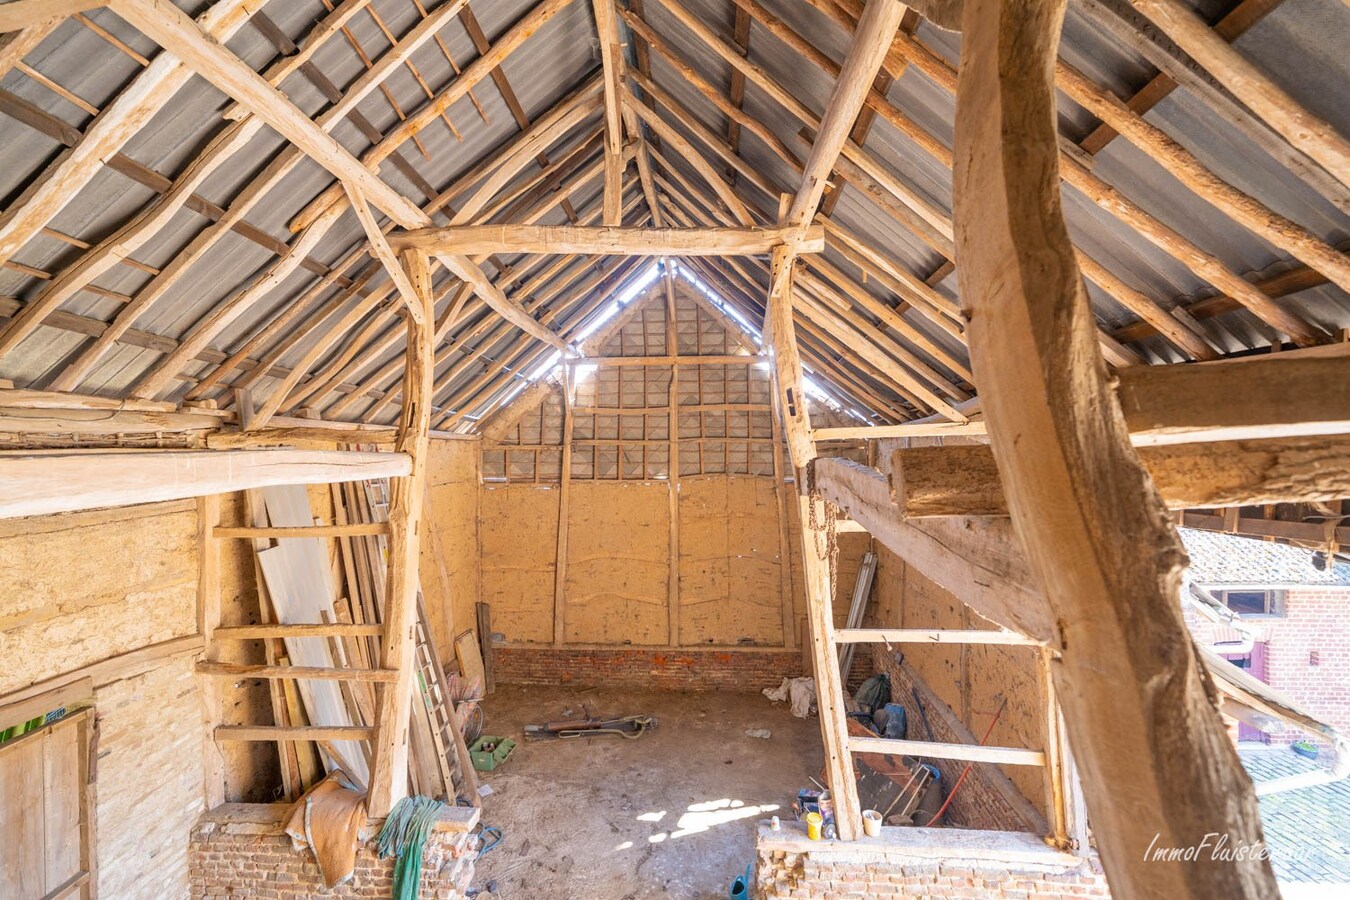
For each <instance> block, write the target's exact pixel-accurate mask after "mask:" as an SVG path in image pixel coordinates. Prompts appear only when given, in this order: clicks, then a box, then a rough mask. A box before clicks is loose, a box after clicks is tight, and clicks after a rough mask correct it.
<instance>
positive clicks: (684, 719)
mask: <svg viewBox="0 0 1350 900" xmlns="http://www.w3.org/2000/svg"><path fill="white" fill-rule="evenodd" d="M484 709H485V713H486V720H485V721H486V725H485V729H484V730H485V733H487V734H492V735H501V736H505V737H511V738H513V739H515V740H517V741H519V742H520V743H519V746H517V747H516V750H515V752H514V753H513V754H512V755H511V758H510V759H509V760H507V762H506V763H505V764H504V765H502V766H501V767H500V768H498V769H497V770H496V771H495V772H488V773H483V774H482V776H481V777H482V779H483V781H484V782H485V783H486V784H489V785H491V786H492V789H493V791H494V793H493V794H492V795H491V796H489V797H487V798H486V799H485V800H484V802H483V821H484V822H485V823H487V824H489V825H493V826H496V827H497V828H500V829H501V830H502V832H503V833H504V835H505V839H504V840H503V841H502V843H501V844H499V845H498V846H497V847H496V848H494V849H493V850H491V851H489V852H488V854H487V855H486V856H484V857H482V858H480V859H479V860H478V864H477V870H476V873H475V877H474V887H475V888H477V889H478V890H479V891H481V893H479V894H478V896H479V897H480V898H481V897H501V898H511V900H527V898H528V900H536V898H554V897H557V898H563V897H568V898H571V897H584V898H587V900H602V898H603V900H610V898H613V900H639V898H648V897H653V898H654V897H669V898H673V900H714V898H725V897H726V896H727V890H728V888H729V886H730V884H731V880H732V879H733V878H734V877H735V876H736V875H737V874H739V873H742V872H744V871H745V868H746V866H748V865H750V863H751V862H752V861H753V858H754V834H755V824H756V823H757V822H758V821H759V820H760V819H767V818H768V817H769V816H771V815H779V816H781V817H784V818H789V817H790V816H791V811H790V806H791V803H792V799H793V798H794V797H795V796H796V793H797V789H798V788H799V787H806V786H810V783H811V782H810V781H809V778H810V777H815V778H819V777H820V771H821V767H822V766H823V764H824V758H823V756H822V753H821V747H820V729H819V723H818V720H817V719H816V718H815V717H812V718H810V719H795V718H793V717H792V713H791V712H790V711H789V710H788V707H787V704H784V703H779V704H775V703H772V702H770V701H769V700H768V699H766V698H765V697H764V696H763V695H761V694H757V693H755V694H752V693H706V694H704V693H664V692H657V691H634V690H619V689H589V690H587V689H578V688H560V687H537V686H531V687H523V686H513V685H508V686H499V687H498V688H497V691H496V693H495V694H494V695H493V696H492V697H491V698H489V699H488V701H487V702H486V703H485V704H484ZM586 709H589V710H590V712H591V713H592V714H595V715H605V716H609V715H628V714H634V713H651V714H653V715H655V716H656V717H657V719H658V726H657V728H656V730H655V731H653V732H651V733H649V734H647V735H644V736H643V737H641V738H640V739H638V740H634V741H629V740H623V739H620V738H616V737H597V738H587V739H581V740H564V741H548V742H544V741H532V742H527V741H525V740H524V739H523V737H522V727H523V726H524V725H525V724H527V723H535V722H545V721H550V720H557V719H564V718H569V717H571V718H580V717H584V716H585V715H586ZM754 729H768V730H769V732H770V735H771V736H770V737H769V738H768V739H767V740H766V739H763V738H757V737H750V736H748V735H746V733H745V732H746V731H747V730H754ZM489 887H493V888H495V890H494V891H493V892H491V893H489V891H488V888H489Z"/></svg>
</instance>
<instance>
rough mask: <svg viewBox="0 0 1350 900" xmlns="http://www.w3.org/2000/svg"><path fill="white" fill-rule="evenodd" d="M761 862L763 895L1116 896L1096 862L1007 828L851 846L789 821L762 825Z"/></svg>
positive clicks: (889, 832) (800, 898)
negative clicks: (811, 835)
mask: <svg viewBox="0 0 1350 900" xmlns="http://www.w3.org/2000/svg"><path fill="white" fill-rule="evenodd" d="M982 842H984V843H985V845H986V846H983V847H982V846H980V844H981V843H982ZM755 865H756V868H755V882H756V884H755V894H754V896H755V897H756V898H757V900H780V898H781V900H807V898H810V900H820V898H825V900H836V898H837V900H843V898H867V900H874V898H875V900H882V898H888V897H894V898H901V897H925V898H930V900H931V898H961V900H975V898H980V900H984V898H1008V900H1013V898H1017V900H1025V898H1028V897H1036V898H1039V900H1077V898H1093V897H1110V895H1111V894H1110V891H1109V890H1108V888H1107V886H1106V878H1105V876H1104V875H1103V874H1102V871H1101V868H1100V866H1099V865H1097V864H1096V862H1095V861H1089V860H1084V859H1078V858H1076V857H1073V856H1070V855H1068V854H1065V853H1060V852H1058V851H1054V850H1051V849H1049V848H1047V847H1045V846H1044V845H1040V840H1039V838H1036V837H1034V836H1032V835H1009V834H1006V833H1001V832H968V831H961V832H956V831H951V830H934V829H926V828H885V829H883V830H882V836H881V837H879V838H864V839H862V840H860V841H855V842H852V843H847V844H846V843H841V842H838V841H808V840H806V838H805V835H804V833H803V832H802V828H801V826H800V825H799V824H798V823H796V822H785V823H784V824H783V830H782V831H780V832H773V831H770V830H769V829H768V828H767V827H765V826H761V827H760V831H759V835H758V838H757V840H756V858H755Z"/></svg>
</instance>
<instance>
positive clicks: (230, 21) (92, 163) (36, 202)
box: [0, 0, 250, 263]
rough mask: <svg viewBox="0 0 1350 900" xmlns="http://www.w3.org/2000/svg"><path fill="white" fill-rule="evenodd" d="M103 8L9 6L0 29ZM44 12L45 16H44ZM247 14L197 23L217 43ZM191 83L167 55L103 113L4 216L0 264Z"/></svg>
mask: <svg viewBox="0 0 1350 900" xmlns="http://www.w3.org/2000/svg"><path fill="white" fill-rule="evenodd" d="M102 5H104V4H102V3H98V4H83V3H80V2H78V0H77V2H70V3H62V2H60V0H27V2H23V3H18V4H15V3H6V4H4V5H3V6H0V10H3V11H4V12H3V15H0V25H5V26H6V27H3V28H0V31H12V30H16V29H18V28H22V27H25V26H26V25H32V24H34V23H35V22H37V21H41V20H42V19H49V18H51V17H52V16H53V15H66V14H68V12H67V11H78V9H77V7H82V8H86V9H87V8H89V7H90V6H102ZM44 10H45V11H46V13H45V15H42V14H40V13H41V12H43V11H44ZM52 10H55V12H53V11H52ZM249 12H250V10H249V8H248V3H247V2H246V0H226V2H223V3H215V4H212V5H211V7H210V8H209V9H207V10H206V12H205V13H203V14H202V16H201V19H200V20H199V22H200V24H201V27H202V28H204V29H206V31H207V32H208V33H209V34H210V35H211V36H212V37H213V38H215V39H217V40H222V41H223V40H228V39H229V38H230V37H231V36H232V35H233V34H234V33H235V32H236V31H238V30H239V29H240V28H242V27H243V25H244V23H245V22H247V21H248V17H249ZM35 15H36V16H37V17H36V18H34V16H35ZM189 21H191V20H189ZM191 77H192V72H191V70H190V69H189V68H188V67H187V66H185V65H183V64H182V63H181V62H180V61H179V60H178V59H177V58H176V57H175V56H174V55H172V54H169V53H163V54H160V55H159V56H157V57H155V59H153V60H151V62H150V65H148V66H146V67H145V69H144V70H142V71H141V72H140V74H138V75H137V76H136V77H135V79H133V80H132V82H131V84H130V85H128V86H127V88H126V89H125V90H123V91H122V93H120V94H119V95H118V96H117V97H116V98H115V99H114V100H113V101H112V102H110V103H108V104H106V105H105V106H104V107H103V109H102V111H100V113H99V114H98V116H96V117H95V118H94V121H93V122H92V123H90V125H89V127H88V128H87V129H86V130H85V133H84V135H83V136H82V137H81V138H80V139H79V141H78V142H77V143H76V144H75V145H74V146H72V147H71V148H70V149H69V150H67V151H66V152H64V153H62V154H61V155H60V156H59V157H58V158H57V160H56V161H55V162H54V163H53V164H52V165H50V166H48V167H47V168H46V169H44V170H43V172H42V174H41V175H39V176H38V177H37V178H36V179H33V180H32V181H31V182H30V183H29V184H28V185H27V186H25V188H24V190H23V193H22V194H21V195H20V196H19V198H18V199H17V200H15V201H14V202H13V203H11V204H10V206H9V208H8V209H6V210H5V212H4V214H3V215H0V263H3V262H7V261H8V260H9V259H11V258H12V257H13V256H14V254H15V253H17V252H18V251H19V249H20V248H21V247H23V245H24V244H26V243H27V242H28V241H29V240H30V239H32V238H33V237H35V236H36V235H37V234H38V233H39V232H40V231H41V230H42V228H43V227H44V226H45V225H46V224H47V223H48V222H50V221H51V220H52V218H53V217H54V216H56V214H57V213H59V212H60V211H61V210H62V209H64V208H65V205H66V204H67V203H68V202H70V200H71V199H72V198H73V197H75V195H76V194H78V193H79V192H80V189H81V188H82V187H84V186H85V185H86V184H88V183H89V182H90V180H92V179H93V178H94V176H95V175H97V174H98V173H99V172H100V171H102V169H103V163H104V160H107V159H109V158H111V157H113V156H115V155H116V154H117V151H118V150H120V149H121V148H122V147H123V146H124V145H125V144H126V142H127V141H129V140H130V139H131V137H132V135H134V134H136V132H137V131H139V130H140V128H141V127H142V126H143V125H144V124H145V123H146V122H148V121H149V120H150V117H151V116H153V115H154V114H155V113H156V112H158V111H159V109H160V107H162V106H163V105H164V104H165V103H167V102H168V101H169V99H170V98H171V97H173V95H174V94H175V93H177V91H178V89H179V88H181V87H182V86H183V85H184V84H186V83H187V82H188V79H189V78H191Z"/></svg>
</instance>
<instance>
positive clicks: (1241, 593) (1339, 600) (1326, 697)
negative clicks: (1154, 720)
mask: <svg viewBox="0 0 1350 900" xmlns="http://www.w3.org/2000/svg"><path fill="white" fill-rule="evenodd" d="M1181 535H1182V539H1183V541H1184V542H1185V544H1186V550H1187V552H1188V553H1189V554H1190V557H1191V568H1190V571H1189V574H1188V580H1189V582H1190V584H1193V585H1195V586H1197V587H1199V588H1201V589H1202V590H1204V591H1205V592H1207V593H1208V594H1209V595H1210V596H1212V597H1213V598H1214V599H1216V600H1218V601H1220V602H1221V603H1222V604H1223V605H1224V606H1226V607H1227V608H1228V609H1229V610H1231V611H1232V612H1233V613H1235V614H1236V616H1237V621H1236V623H1235V624H1226V623H1222V622H1215V621H1212V620H1211V619H1209V618H1206V617H1205V616H1203V615H1202V614H1201V613H1200V612H1198V611H1197V609H1196V607H1195V606H1193V605H1187V607H1186V621H1187V624H1188V625H1189V626H1190V629H1191V633H1192V634H1193V635H1194V636H1195V638H1196V640H1198V641H1199V642H1201V643H1202V644H1204V645H1206V646H1210V647H1213V648H1214V649H1215V650H1216V651H1217V652H1219V653H1220V654H1222V655H1223V656H1225V657H1227V658H1228V659H1230V660H1231V661H1233V662H1234V663H1235V664H1237V665H1239V666H1241V667H1243V668H1245V669H1247V670H1248V671H1249V672H1250V673H1251V674H1252V675H1254V676H1256V677H1257V678H1260V679H1261V680H1262V681H1264V682H1266V683H1267V684H1269V685H1270V686H1271V687H1274V688H1276V689H1277V690H1280V691H1283V692H1284V693H1285V694H1287V695H1288V696H1289V697H1290V698H1291V699H1292V700H1294V701H1296V702H1298V703H1299V704H1300V705H1301V706H1303V707H1304V708H1306V709H1307V710H1308V711H1309V712H1310V713H1312V714H1314V715H1317V716H1319V717H1320V718H1321V719H1322V721H1324V722H1327V723H1328V724H1331V725H1334V726H1336V727H1337V728H1342V729H1350V617H1347V615H1346V613H1347V611H1348V610H1350V563H1344V562H1338V561H1336V560H1335V558H1334V557H1333V558H1331V559H1330V560H1328V561H1327V562H1326V564H1325V565H1320V566H1319V565H1318V564H1317V563H1318V554H1316V553H1315V552H1314V551H1311V550H1304V549H1300V548H1298V547H1291V546H1288V545H1286V544H1276V543H1273V542H1269V541H1262V540H1256V539H1253V538H1248V537H1240V536H1238V535H1231V534H1217V533H1213V532H1207V531H1196V530H1194V529H1189V528H1183V529H1181ZM1320 558H1321V559H1325V558H1326V557H1324V556H1323V557H1320ZM1235 626H1236V627H1235ZM1244 632H1246V633H1244ZM1306 737H1307V736H1306V735H1304V734H1303V733H1302V732H1300V731H1296V730H1294V729H1292V728H1291V729H1284V730H1281V731H1278V732H1274V733H1271V734H1263V733H1262V732H1259V731H1257V730H1256V729H1254V728H1249V727H1247V726H1241V727H1240V729H1239V740H1250V741H1257V740H1259V741H1265V742H1268V743H1273V744H1287V743H1290V742H1292V741H1296V740H1303V739H1306Z"/></svg>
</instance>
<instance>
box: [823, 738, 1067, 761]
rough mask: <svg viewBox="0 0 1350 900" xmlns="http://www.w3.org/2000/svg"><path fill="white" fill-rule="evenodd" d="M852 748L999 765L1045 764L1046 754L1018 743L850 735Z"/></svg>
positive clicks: (850, 749)
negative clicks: (999, 744) (993, 744)
mask: <svg viewBox="0 0 1350 900" xmlns="http://www.w3.org/2000/svg"><path fill="white" fill-rule="evenodd" d="M848 750H849V752H850V753H893V754H896V755H901V754H903V755H905V756H928V757H932V758H933V759H960V760H966V761H968V762H979V763H989V764H990V765H998V766H1043V765H1045V754H1044V753H1042V752H1041V751H1040V750H1022V749H1019V748H1016V747H983V746H979V745H973V744H941V743H936V742H934V741H902V740H895V739H893V738H867V737H850V738H849V739H848Z"/></svg>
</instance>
